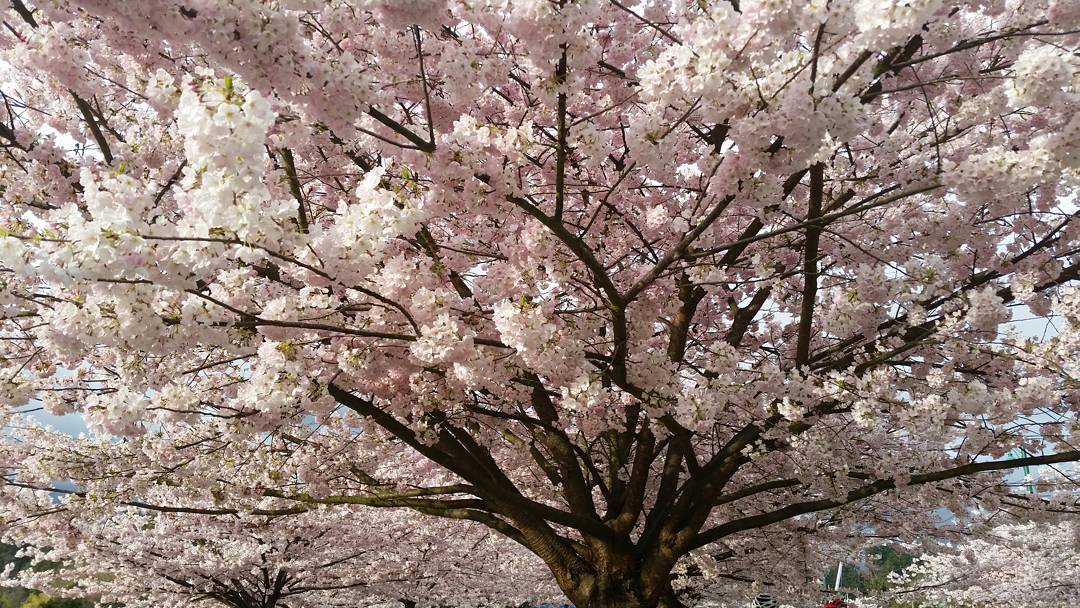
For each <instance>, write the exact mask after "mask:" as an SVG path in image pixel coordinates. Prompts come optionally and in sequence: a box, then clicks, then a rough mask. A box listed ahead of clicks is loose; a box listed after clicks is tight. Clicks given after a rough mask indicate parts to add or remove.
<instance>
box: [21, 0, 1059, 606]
mask: <svg viewBox="0 0 1080 608" xmlns="http://www.w3.org/2000/svg"><path fill="white" fill-rule="evenodd" d="M4 23H5V25H6V27H5V28H4V30H3V31H2V32H0V36H2V38H0V47H2V48H3V49H4V50H3V52H2V53H3V54H2V57H0V65H3V66H4V70H5V74H4V79H3V82H4V85H3V89H4V90H3V93H4V95H3V99H4V101H5V105H4V109H3V111H4V113H5V117H4V120H3V121H2V123H3V128H2V129H0V139H2V140H3V145H4V156H3V159H2V163H3V168H2V171H3V173H2V174H3V176H4V183H3V186H4V191H3V207H2V209H3V212H2V213H3V216H2V217H3V222H4V226H3V235H4V236H3V238H0V266H2V267H3V271H2V273H0V280H2V281H3V282H4V289H3V291H2V294H3V295H2V296H0V298H2V299H0V306H2V307H3V308H2V318H3V332H4V334H3V337H4V340H3V341H0V349H3V352H2V357H3V361H4V363H3V372H2V377H3V378H5V379H6V382H5V383H4V384H3V389H2V390H3V391H4V397H3V399H4V403H5V404H7V405H8V406H9V407H8V409H9V410H14V411H20V410H21V409H24V408H26V407H27V406H26V405H25V404H27V403H28V402H29V401H30V400H31V399H35V398H36V399H39V400H40V401H41V403H42V404H43V407H45V408H46V409H48V410H49V411H51V412H53V413H63V412H71V411H80V412H81V413H82V414H83V416H84V417H85V419H86V420H87V421H88V423H89V424H90V426H91V429H92V430H93V431H94V432H95V433H99V434H103V435H104V434H111V435H113V436H117V437H138V436H140V435H143V434H155V433H158V432H173V431H174V430H177V432H181V433H182V434H184V435H185V436H188V437H189V440H190V441H189V442H188V443H184V444H173V445H174V448H175V450H166V451H164V452H162V451H155V452H153V453H152V457H150V458H147V459H145V460H143V461H139V462H137V467H136V468H135V469H134V471H136V472H138V473H140V474H141V475H145V476H151V477H153V476H158V477H159V478H160V479H161V480H162V485H166V486H168V485H170V484H180V485H181V487H185V488H188V489H189V491H190V493H191V495H192V496H200V498H198V500H207V501H209V500H211V499H212V500H217V501H219V502H221V503H223V504H227V505H228V506H227V507H225V506H223V507H221V508H227V509H231V510H234V511H246V512H254V511H255V510H257V509H265V508H268V506H267V502H266V501H268V500H269V501H276V502H273V503H272V508H276V509H289V508H293V507H296V506H297V505H300V506H304V505H320V504H328V503H329V504H338V503H342V502H351V503H359V504H367V505H368V506H385V507H393V508H410V509H413V510H415V511H419V512H421V513H423V514H426V515H429V516H435V517H443V518H447V519H453V520H459V521H460V520H471V521H473V522H476V523H480V524H482V525H485V526H487V527H489V528H491V529H493V530H495V531H497V532H498V533H499V534H501V535H503V536H505V537H506V538H508V539H510V540H512V541H514V542H516V543H518V544H519V545H521V546H523V547H525V548H527V549H528V550H529V551H531V552H533V553H534V554H535V555H537V556H538V557H539V558H540V559H542V560H543V562H544V563H545V564H546V566H547V568H548V569H549V570H550V572H551V574H552V575H553V577H554V579H555V581H556V582H557V583H558V585H559V587H560V588H561V590H562V591H563V592H564V593H565V594H566V595H567V597H568V598H570V599H571V600H572V601H573V602H574V603H576V604H577V605H578V606H582V607H589V608H592V607H606V606H626V605H634V606H656V605H663V606H676V605H679V604H680V599H679V591H678V589H676V585H675V579H676V578H677V576H676V575H675V574H674V573H676V572H677V570H678V569H680V568H684V567H688V562H690V561H692V560H694V559H697V558H698V556H702V555H704V556H706V557H705V558H704V559H706V560H712V561H713V562H718V563H724V562H731V561H734V562H737V563H740V564H741V563H752V562H753V561H754V560H753V558H748V557H747V556H748V555H751V554H753V553H755V551H757V552H758V554H759V555H760V554H761V553H760V547H763V546H764V547H769V546H775V547H791V546H794V547H802V546H809V545H811V544H818V545H820V546H828V545H829V544H834V545H843V544H850V543H859V542H862V540H861V538H860V537H861V536H863V535H864V534H865V532H866V531H867V530H872V531H873V533H874V534H875V535H877V536H884V537H905V538H910V537H918V536H921V535H926V534H928V533H931V532H932V531H933V530H934V529H935V526H936V525H938V524H940V522H939V521H938V520H937V518H936V517H935V516H934V515H933V514H932V511H933V509H935V508H938V507H944V508H947V509H949V510H950V511H951V512H952V513H953V514H955V517H956V520H955V522H953V524H952V525H953V526H955V527H956V528H958V529H964V528H966V527H968V526H975V525H977V524H978V522H979V521H980V520H984V519H987V518H989V517H993V516H994V515H995V514H996V513H998V512H999V511H1002V510H1006V509H1007V510H1010V511H1015V510H1019V511H1025V510H1030V509H1050V510H1054V511H1070V510H1074V509H1075V508H1076V505H1075V498H1074V495H1069V494H1068V493H1067V492H1066V490H1068V489H1069V488H1074V487H1075V484H1073V482H1072V481H1070V480H1071V479H1073V478H1072V477H1070V476H1069V474H1068V472H1067V471H1065V474H1063V475H1061V476H1059V477H1058V478H1057V479H1056V481H1055V482H1054V483H1055V484H1056V485H1055V486H1054V487H1052V488H1051V489H1052V490H1055V491H1057V495H1055V496H1051V495H1050V494H1046V495H1038V496H1028V495H1024V494H1016V493H1014V492H1013V490H1012V488H1011V487H1010V485H1009V484H1008V483H1007V478H1006V477H1005V476H1004V474H1003V473H1001V471H1003V470H1004V469H1007V468H1011V467H1019V466H1025V465H1028V466H1034V465H1061V464H1062V463H1072V462H1075V461H1076V460H1077V459H1080V450H1077V449H1076V448H1075V446H1073V445H1072V444H1071V442H1072V441H1073V438H1072V432H1073V430H1074V426H1075V421H1076V407H1077V404H1078V403H1080V396H1078V395H1080V392H1078V391H1080V388H1078V387H1080V384H1078V373H1080V361H1078V353H1080V348H1078V346H1080V331H1078V326H1080V291H1078V290H1076V289H1075V287H1071V285H1072V284H1073V283H1075V282H1076V280H1077V273H1078V269H1080V265H1078V263H1080V259H1078V251H1080V229H1078V227H1077V225H1076V222H1075V217H1076V213H1077V212H1076V208H1075V204H1074V201H1075V186H1076V169H1077V162H1078V161H1077V158H1078V155H1077V149H1076V146H1077V142H1078V141H1080V113H1077V112H1076V111H1075V110H1076V105H1077V90H1076V86H1075V84H1076V83H1075V74H1076V68H1077V59H1076V53H1075V49H1076V43H1077V33H1076V30H1077V29H1078V25H1080V14H1078V10H1077V7H1076V3H1075V2H1072V1H1069V0H1049V1H1045V0H1035V1H1027V0H1023V1H1020V0H1002V1H1000V2H972V3H960V4H946V3H944V2H941V1H940V0H915V1H910V0H907V1H904V2H896V3H894V2H888V1H884V0H851V1H846V0H834V1H832V2H828V3H819V2H810V3H806V2H799V3H785V2H780V3H775V2H774V3H764V2H758V3H755V2H710V1H704V2H698V1H695V2H675V3H669V2H642V3H633V4H630V3H623V2H617V1H614V0H610V1H607V2H604V1H600V0H581V1H569V0H567V1H559V2H549V1H547V0H531V1H521V2H519V1H515V2H512V3H511V2H504V1H499V0H487V1H481V0H475V1H470V2H457V1H453V2H451V1H441V0H440V1H430V2H429V1H410V2H398V1H394V2H390V1H387V2H381V1H378V0H370V1H365V2H361V3H350V2H333V1H331V2H317V3H316V2H307V1H305V0H292V1H287V2H256V1H253V0H229V1H213V2H210V1H194V0H190V1H189V0H183V1H177V0H148V1H146V2H139V3H130V2H121V1H118V0H113V1H110V0H43V1H42V2H37V3H33V4H32V5H31V4H27V3H25V2H23V1H22V0H11V8H10V9H9V10H8V11H7V12H6V13H5V17H4ZM1014 311H1020V312H1021V314H1023V315H1027V314H1029V313H1028V312H1027V311H1030V314H1031V315H1034V316H1036V317H1039V318H1047V317H1049V316H1053V317H1054V323H1055V327H1056V328H1057V329H1058V331H1057V332H1056V333H1054V332H1049V333H1045V334H1042V335H1037V336H1034V337H1029V336H1024V335H1021V334H1018V333H1016V332H1011V333H1009V332H1004V331H1003V324H1005V323H1006V322H1008V321H1009V320H1010V318H1011V313H1012V312H1014ZM31 407H32V406H31ZM16 424H21V423H18V422H16ZM309 425H330V426H332V427H333V429H334V430H333V432H331V433H327V434H325V435H313V436H312V438H311V440H312V441H315V442H326V444H327V445H330V446H334V445H341V444H342V442H347V441H348V440H349V438H354V437H357V436H364V437H365V440H364V441H363V442H360V443H361V444H362V445H363V446H364V447H365V449H366V450H367V451H366V452H362V453H361V452H357V451H355V450H352V451H349V458H351V459H352V460H353V462H351V463H349V462H344V461H342V460H340V459H338V458H334V457H332V456H331V455H333V454H334V453H335V452H333V451H332V450H322V451H320V450H316V449H314V448H312V449H311V450H304V451H303V452H304V453H305V454H309V455H310V454H315V455H316V456H318V457H320V458H321V457H327V458H329V462H332V463H334V465H333V466H328V467H318V466H311V467H308V469H307V471H308V472H305V473H304V474H303V478H302V479H299V480H298V479H294V478H282V479H273V478H272V477H270V476H269V475H261V476H256V475H249V476H242V475H240V476H236V477H234V478H232V479H231V480H229V481H228V483H224V484H222V486H221V487H220V488H217V489H218V491H219V493H220V498H218V497H214V496H210V497H209V498H207V495H208V494H211V492H212V490H211V489H208V488H206V487H205V486H206V485H207V484H205V483H202V485H200V484H199V483H197V482H194V481H193V480H198V479H199V478H200V477H199V474H198V473H199V471H198V470H196V469H194V468H193V467H189V465H188V464H187V460H186V459H185V458H186V456H185V457H183V458H181V457H180V456H179V454H181V453H183V454H187V453H190V452H191V451H192V450H194V451H199V450H203V451H205V453H204V454H203V457H202V458H199V459H198V460H197V461H198V462H199V463H200V465H199V466H203V467H206V466H207V465H206V463H207V462H209V461H210V460H211V459H212V458H213V457H214V454H218V453H220V452H221V451H228V449H229V448H228V446H233V447H234V451H235V452H236V453H239V451H238V450H239V447H238V446H250V445H252V442H253V441H254V442H256V443H257V444H259V445H265V446H268V447H266V448H265V449H271V447H269V446H275V445H277V446H280V445H281V444H282V443H283V442H285V443H288V442H289V439H288V438H287V437H286V436H285V434H290V435H292V434H293V431H296V430H297V429H299V428H301V427H305V426H309ZM163 430H164V431H163ZM283 433H284V434H283ZM191 442H195V443H194V446H196V447H194V448H192V447H191V445H189V444H191ZM184 446H187V447H186V449H185V448H184ZM1019 446H1022V447H1023V448H1024V449H1025V450H1026V451H1027V453H1029V454H1032V455H1031V456H1027V457H1024V458H1019V459H1014V460H1008V461H1006V460H1003V459H1002V456H1004V454H1006V453H1007V452H1008V451H1009V450H1011V449H1014V448H1016V447H1019ZM261 449H262V448H261ZM95 456H100V454H95V453H94V452H93V451H91V452H90V453H89V457H90V458H93V457H95ZM290 457H291V458H300V455H299V454H296V455H293V456H290ZM402 459H404V463H407V466H406V465H404V464H403V461H402ZM222 462H223V461H222ZM9 464H10V466H12V467H13V468H12V472H11V473H10V474H9V476H8V483H9V486H10V488H9V491H8V492H7V493H6V495H10V496H13V497H15V499H19V498H20V495H21V494H23V493H26V492H38V493H41V492H44V491H45V490H44V489H40V488H45V487H47V486H43V485H41V484H42V482H45V483H50V482H51V481H52V480H55V479H63V478H62V477H54V478H52V479H42V478H40V477H35V472H34V471H35V467H36V465H34V463H32V462H30V463H26V462H22V461H13V462H11V463H9ZM219 464H220V463H219ZM350 465H351V466H350ZM399 465H400V466H399ZM24 467H25V468H24ZM91 468H93V467H91ZM99 468H100V469H102V470H103V471H104V472H106V473H108V475H107V477H109V478H110V479H111V481H105V482H102V483H112V484H116V485H118V486H119V487H128V486H127V485H125V482H124V481H122V480H123V479H125V478H127V476H129V475H130V474H131V471H120V470H110V469H109V467H107V466H100V467H99ZM203 470H213V469H203ZM297 471H298V472H297V476H299V475H300V473H299V469H298V470H297ZM1063 471H1064V470H1063ZM328 472H329V474H327V473H328ZM418 474H419V476H418ZM23 475H27V476H28V478H27V479H26V480H23V479H22V477H21V476H23ZM137 477H138V478H139V479H144V478H145V477H143V476H139V475H137ZM203 478H204V479H205V478H206V476H205V475H203ZM20 484H21V485H20ZM210 485H213V484H210ZM24 486H31V487H32V488H35V487H36V488H39V489H37V490H34V489H27V488H25V487H24ZM140 489H145V488H140ZM139 500H144V499H143V498H141V495H139V494H133V495H129V496H126V497H121V501H128V502H131V501H139ZM182 500H189V499H188V498H184V499H182ZM192 500H194V499H192ZM154 506H156V507H158V508H160V509H167V508H169V507H170V506H171V507H174V508H179V505H169V504H156V503H155V504H154ZM348 516H349V515H348V512H343V513H342V517H348ZM970 529H972V530H976V529H978V528H977V527H972V528H970ZM807 536H810V537H812V538H813V539H814V540H813V541H812V542H810V541H807V542H796V541H797V539H800V538H805V537H807ZM786 551H787V552H790V551H791V549H787V550H786ZM778 553H779V554H785V551H783V550H779V549H778ZM805 563H806V562H802V561H798V560H791V561H790V563H788V564H787V565H785V562H783V561H781V562H780V563H779V564H777V565H776V566H774V568H773V574H774V575H777V576H780V575H781V574H786V576H781V579H780V580H785V581H788V584H792V585H801V584H803V581H807V580H809V579H808V578H806V577H805V575H804V571H805ZM816 573H817V570H816V569H815V574H814V578H816Z"/></svg>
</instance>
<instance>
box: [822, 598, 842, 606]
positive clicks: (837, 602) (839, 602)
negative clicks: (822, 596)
mask: <svg viewBox="0 0 1080 608" xmlns="http://www.w3.org/2000/svg"><path fill="white" fill-rule="evenodd" d="M846 607H847V604H846V603H845V602H844V600H842V599H840V598H836V599H832V600H829V601H827V602H825V605H824V606H823V607H822V608H846Z"/></svg>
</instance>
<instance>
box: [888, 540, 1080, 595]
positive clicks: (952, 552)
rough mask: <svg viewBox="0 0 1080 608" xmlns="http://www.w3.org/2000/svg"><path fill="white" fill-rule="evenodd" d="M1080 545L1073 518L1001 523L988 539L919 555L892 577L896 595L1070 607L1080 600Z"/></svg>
mask: <svg viewBox="0 0 1080 608" xmlns="http://www.w3.org/2000/svg"><path fill="white" fill-rule="evenodd" d="M1078 549H1080V526H1078V525H1077V522H1076V521H1075V519H1074V520H1072V521H1066V522H1058V523H1045V522H1043V523H1034V522H1033V523H1025V524H1008V525H1003V526H997V527H995V528H994V529H993V530H991V532H990V533H989V534H988V535H987V537H986V538H976V539H972V540H971V541H969V542H961V543H956V544H953V545H951V546H949V547H947V548H942V549H939V550H938V551H936V552H934V553H930V554H926V555H923V556H922V557H920V558H918V559H917V560H916V562H915V563H914V565H912V566H911V567H909V568H907V569H906V570H904V571H903V573H901V574H899V575H894V576H893V581H892V582H893V583H894V585H895V589H894V590H893V593H892V595H893V596H894V597H897V598H904V599H906V598H918V599H921V600H923V601H925V602H927V603H941V602H952V603H957V604H962V605H968V604H970V605H973V606H984V605H985V606H1000V605H1006V606H1016V607H1017V608H1051V607H1053V606H1069V605H1073V604H1075V603H1076V602H1077V601H1078V600H1080V582H1078V580H1080V578H1078V577H1077V574H1078V571H1080V551H1078Z"/></svg>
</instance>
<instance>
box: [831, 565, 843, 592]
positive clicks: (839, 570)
mask: <svg viewBox="0 0 1080 608" xmlns="http://www.w3.org/2000/svg"><path fill="white" fill-rule="evenodd" d="M843 574H844V562H840V563H839V564H837V565H836V588H835V589H833V591H840V577H841V575H843Z"/></svg>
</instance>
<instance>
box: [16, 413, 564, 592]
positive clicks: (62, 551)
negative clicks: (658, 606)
mask: <svg viewBox="0 0 1080 608" xmlns="http://www.w3.org/2000/svg"><path fill="white" fill-rule="evenodd" d="M15 435H16V437H17V441H11V442H9V444H8V445H7V446H5V448H4V450H3V451H2V458H3V460H4V461H5V462H10V461H11V460H12V459H19V460H20V461H21V462H22V464H20V465H17V466H18V468H19V480H18V481H14V480H13V481H12V482H11V485H10V486H9V487H8V488H6V490H7V491H8V492H9V494H8V495H7V496H6V497H5V498H6V500H4V505H5V507H6V508H5V512H4V514H3V516H2V517H0V531H2V532H4V535H5V536H7V537H10V538H12V539H14V540H17V541H18V542H19V543H21V544H23V545H24V547H25V548H24V549H23V550H22V555H23V556H25V557H28V558H30V563H29V564H28V565H27V567H24V568H22V569H20V570H19V571H18V572H16V573H14V575H13V576H12V577H10V578H9V579H8V580H7V581H5V582H7V583H9V584H10V585H13V586H15V585H17V586H20V587H26V588H33V589H41V590H44V591H46V592H48V593H49V594H50V595H53V596H62V597H92V598H95V599H97V600H99V601H101V602H105V603H121V604H123V605H125V606H134V607H142V606H145V607H150V606H190V605H192V604H193V603H199V602H210V603H213V604H218V605H224V606H228V607H229V608H278V607H280V608H303V607H307V606H311V607H317V606H342V607H344V606H350V607H352V606H357V605H360V606H374V605H393V606H397V607H402V606H404V607H407V608H415V607H417V606H442V607H451V606H467V607H469V608H474V607H477V606H499V607H503V608H504V607H506V606H508V605H520V604H522V603H525V602H528V601H537V600H544V599H552V600H557V599H558V598H560V596H561V594H560V593H559V591H558V588H557V587H555V585H554V584H553V583H552V581H551V577H550V574H549V573H548V572H547V569H546V568H544V567H543V563H542V562H540V561H539V560H538V559H537V558H536V557H535V556H534V555H532V554H531V553H529V552H528V551H526V550H525V549H524V548H523V547H520V546H519V545H517V544H515V543H512V542H510V541H509V540H507V539H505V538H503V537H501V536H500V535H498V534H496V533H493V532H492V531H491V530H489V529H487V528H485V527H484V526H481V525H479V524H475V523H471V524H466V525H464V526H462V525H458V524H455V523H453V522H452V521H451V520H448V519H443V520H432V521H426V522H422V521H419V518H420V517H421V516H419V514H416V513H414V512H411V511H408V510H402V509H370V508H364V507H357V506H345V507H344V509H345V511H344V512H343V511H342V507H338V508H329V507H322V508H319V507H307V506H303V505H301V506H299V507H295V506H294V507H292V508H284V509H282V508H273V507H271V506H267V507H265V508H259V509H251V510H247V511H240V510H236V509H228V508H223V507H222V505H221V504H220V502H221V501H219V500H214V498H213V497H214V495H215V494H217V493H219V492H220V491H221V490H220V487H221V485H222V483H223V482H222V480H223V479H224V478H226V477H228V475H229V474H230V473H232V474H233V475H238V474H239V473H240V471H238V470H235V469H234V470H232V471H229V470H228V467H227V466H222V465H221V463H220V462H219V463H218V470H217V471H215V472H214V473H213V474H211V476H208V477H204V478H203V484H202V485H204V486H207V485H209V488H210V492H209V493H208V494H206V495H204V496H203V497H200V496H198V495H193V494H192V493H191V491H190V487H191V486H192V485H197V480H196V479H188V480H185V482H186V483H184V484H175V483H172V482H174V481H175V480H176V476H173V477H172V478H171V479H169V480H165V479H163V478H162V476H161V475H160V474H159V473H150V471H151V470H152V469H151V468H150V467H146V468H145V469H144V468H143V467H140V466H139V461H140V460H142V459H147V458H150V459H153V460H154V461H155V462H157V463H160V462H161V459H160V457H159V456H164V457H166V458H167V456H165V455H164V454H161V455H159V454H156V453H154V452H155V451H156V450H162V451H173V450H172V449H171V446H174V445H175V442H177V441H182V440H183V438H181V437H177V436H168V435H166V434H157V435H153V436H146V437H143V438H142V440H140V441H138V442H128V443H123V444H121V443H113V442H107V441H100V440H92V439H88V438H79V439H77V438H72V437H59V436H56V434H55V433H52V432H49V431H46V430H44V429H41V428H35V427H29V428H23V429H19V430H17V431H16V433H15ZM246 447H248V448H249V449H250V446H246ZM282 451H283V448H281V447H277V448H275V451H274V452H262V453H260V457H259V458H256V459H253V460H252V461H249V462H247V463H245V465H246V466H248V467H251V468H252V469H259V470H261V471H263V472H266V471H273V474H274V475H275V476H277V475H293V476H295V471H290V470H289V465H288V462H287V461H286V460H285V459H282V458H274V457H273V456H270V455H271V454H274V453H279V454H280V453H281V452H282ZM194 456H195V457H196V458H198V456H197V455H194ZM242 456H243V454H242V452H240V451H237V452H234V453H227V454H225V455H224V458H223V459H221V460H223V461H225V462H229V461H233V460H234V459H236V458H238V457H242ZM266 456H270V458H269V459H264V457H266ZM185 464H186V465H187V467H189V470H194V469H201V470H203V471H204V472H206V473H209V471H207V470H206V469H203V468H202V465H199V466H192V465H194V464H195V463H194V462H188V463H185ZM205 464H206V465H208V466H213V465H214V463H213V462H210V461H209V459H207V462H206V463H205ZM140 469H143V470H140ZM121 471H123V472H124V473H125V474H120V472H121ZM58 477H63V478H64V479H65V481H66V482H67V483H66V484H63V485H64V486H66V487H53V486H54V484H53V483H52V481H53V480H55V479H57V478H58ZM34 478H38V479H40V482H39V484H36V483H34V482H33V481H32V480H33V479H34ZM121 479H126V481H123V482H121V481H120V480H121ZM232 481H233V482H234V483H235V482H236V478H235V477H234V478H233V479H232ZM72 488H78V489H72ZM132 496H139V497H140V498H141V500H129V499H128V498H130V497H132ZM147 501H153V502H152V503H151V502H147ZM158 504H163V505H169V506H168V508H158V507H157V505H158Z"/></svg>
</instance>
